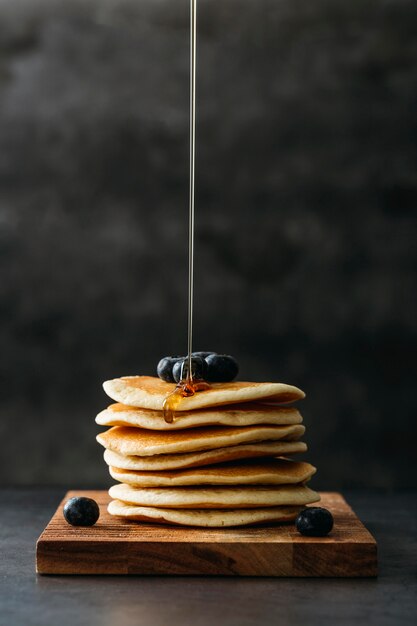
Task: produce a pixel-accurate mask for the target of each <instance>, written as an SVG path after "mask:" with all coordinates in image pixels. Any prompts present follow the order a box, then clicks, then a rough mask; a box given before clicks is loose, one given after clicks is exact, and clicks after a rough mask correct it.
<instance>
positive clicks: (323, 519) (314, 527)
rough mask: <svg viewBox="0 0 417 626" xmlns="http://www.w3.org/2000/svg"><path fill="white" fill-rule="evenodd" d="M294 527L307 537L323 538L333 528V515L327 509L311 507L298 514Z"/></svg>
mask: <svg viewBox="0 0 417 626" xmlns="http://www.w3.org/2000/svg"><path fill="white" fill-rule="evenodd" d="M295 526H296V528H297V530H298V532H299V533H301V534H302V535H307V537H325V536H326V535H328V534H329V532H330V531H331V529H332V528H333V515H332V514H331V513H330V511H328V510H327V509H322V508H321V507H319V506H312V507H309V508H308V509H304V510H303V511H301V513H299V514H298V517H297V519H296V520H295Z"/></svg>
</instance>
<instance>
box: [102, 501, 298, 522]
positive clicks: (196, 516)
mask: <svg viewBox="0 0 417 626" xmlns="http://www.w3.org/2000/svg"><path fill="white" fill-rule="evenodd" d="M301 508H302V507H298V506H278V507H270V508H259V509H237V510H235V511H229V510H227V509H223V510H221V509H220V510H219V509H217V510H216V509H205V510H204V509H203V510H195V509H161V508H156V507H140V506H131V505H129V504H125V503H124V502H121V501H120V500H112V501H111V502H110V504H109V506H108V511H109V513H110V514H111V515H117V516H119V517H123V518H126V519H129V520H132V521H137V522H151V523H158V524H173V525H175V526H200V527H202V528H227V527H232V526H251V525H254V524H268V523H274V522H279V523H283V522H291V521H293V520H294V519H295V518H296V517H297V515H298V513H299V512H300V511H301Z"/></svg>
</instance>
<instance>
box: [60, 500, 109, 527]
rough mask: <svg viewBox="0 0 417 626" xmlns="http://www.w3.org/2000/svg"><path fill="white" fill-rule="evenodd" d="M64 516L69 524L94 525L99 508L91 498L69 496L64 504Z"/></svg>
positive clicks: (98, 515)
mask: <svg viewBox="0 0 417 626" xmlns="http://www.w3.org/2000/svg"><path fill="white" fill-rule="evenodd" d="M64 517H65V519H66V520H67V522H68V524H71V526H94V524H95V523H96V521H97V520H98V518H99V517H100V509H99V506H98V504H97V502H96V501H95V500H93V499H92V498H84V497H78V498H77V497H75V498H70V499H69V500H67V502H66V503H65V506H64Z"/></svg>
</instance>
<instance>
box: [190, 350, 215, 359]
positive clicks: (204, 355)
mask: <svg viewBox="0 0 417 626" xmlns="http://www.w3.org/2000/svg"><path fill="white" fill-rule="evenodd" d="M210 354H217V352H191V356H201V358H202V359H206V358H207V357H208V356H210Z"/></svg>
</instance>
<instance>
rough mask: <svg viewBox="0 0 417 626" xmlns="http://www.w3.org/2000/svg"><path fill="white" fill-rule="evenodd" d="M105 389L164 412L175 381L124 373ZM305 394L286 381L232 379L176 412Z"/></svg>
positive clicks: (187, 400) (298, 397)
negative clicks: (168, 381) (167, 381)
mask: <svg viewBox="0 0 417 626" xmlns="http://www.w3.org/2000/svg"><path fill="white" fill-rule="evenodd" d="M103 388H104V391H105V392H106V393H107V395H108V396H110V398H112V400H115V401H116V402H121V403H122V404H127V405H129V406H136V407H140V408H142V409H152V410H154V411H162V409H163V404H164V400H165V399H166V397H167V396H168V394H170V393H172V392H173V391H174V389H175V384H174V383H166V382H164V381H163V380H161V379H160V378H156V377H154V376H123V377H122V378H114V379H113V380H107V381H106V382H104V383H103ZM304 397H305V394H304V393H303V392H302V391H301V389H298V388H297V387H293V386H292V385H286V384H285V383H252V382H242V381H238V382H231V383H212V384H211V385H210V388H209V389H206V390H204V391H199V392H197V393H195V394H194V395H193V396H189V397H188V398H183V399H182V400H181V402H180V404H179V405H178V407H176V409H175V410H176V412H179V411H190V410H194V409H201V408H204V407H209V406H218V405H224V404H235V403H241V402H251V401H254V400H256V401H260V400H268V401H270V402H280V403H286V402H293V401H295V400H301V399H302V398H304Z"/></svg>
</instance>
